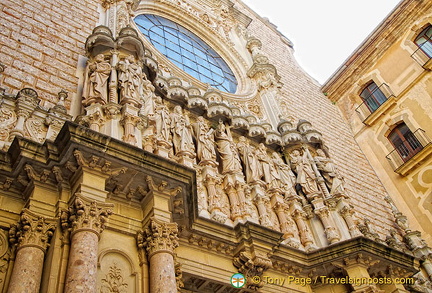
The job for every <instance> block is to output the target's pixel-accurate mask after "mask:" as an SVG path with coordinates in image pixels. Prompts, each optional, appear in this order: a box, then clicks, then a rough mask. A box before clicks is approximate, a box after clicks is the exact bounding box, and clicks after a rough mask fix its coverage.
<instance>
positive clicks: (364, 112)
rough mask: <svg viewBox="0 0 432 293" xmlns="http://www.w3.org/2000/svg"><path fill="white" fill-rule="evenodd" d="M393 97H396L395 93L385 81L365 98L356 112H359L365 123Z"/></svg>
mask: <svg viewBox="0 0 432 293" xmlns="http://www.w3.org/2000/svg"><path fill="white" fill-rule="evenodd" d="M391 97H394V95H393V92H392V91H391V90H390V87H389V86H388V85H387V84H385V83H383V84H381V85H380V86H379V87H377V88H376V89H375V90H374V91H373V92H372V93H371V94H370V95H369V96H367V97H366V98H365V99H364V100H363V103H361V104H360V106H358V107H357V108H356V112H357V113H358V114H359V116H360V119H362V122H363V123H365V120H366V119H367V118H368V117H369V116H370V115H371V114H372V113H374V112H375V111H377V110H378V109H379V108H380V107H381V105H383V104H384V103H385V102H386V101H387V100H388V99H390V98H391Z"/></svg>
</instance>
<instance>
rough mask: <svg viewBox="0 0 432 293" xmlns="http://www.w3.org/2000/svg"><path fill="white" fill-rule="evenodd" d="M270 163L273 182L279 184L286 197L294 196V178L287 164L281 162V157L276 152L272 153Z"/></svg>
mask: <svg viewBox="0 0 432 293" xmlns="http://www.w3.org/2000/svg"><path fill="white" fill-rule="evenodd" d="M271 162H272V173H271V174H272V178H274V179H273V180H276V181H278V182H280V185H281V187H282V188H283V189H284V190H285V191H286V192H287V194H288V195H296V191H295V188H294V185H295V182H296V177H295V175H294V173H293V171H292V170H291V168H290V167H289V166H288V164H286V163H285V162H284V161H283V160H282V157H281V156H280V155H279V154H278V153H276V152H273V154H272V157H271ZM274 185H276V184H274ZM278 187H279V186H278Z"/></svg>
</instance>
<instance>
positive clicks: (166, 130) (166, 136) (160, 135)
mask: <svg viewBox="0 0 432 293" xmlns="http://www.w3.org/2000/svg"><path fill="white" fill-rule="evenodd" d="M169 114H170V113H169V111H168V107H167V106H165V104H164V103H163V101H162V98H161V97H159V96H158V97H156V107H155V116H154V120H155V124H156V138H157V139H158V140H163V141H167V142H169V141H170V140H171V139H170V135H171V134H170V127H169V126H170V116H169Z"/></svg>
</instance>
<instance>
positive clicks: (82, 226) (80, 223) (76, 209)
mask: <svg viewBox="0 0 432 293" xmlns="http://www.w3.org/2000/svg"><path fill="white" fill-rule="evenodd" d="M113 207H114V204H110V203H103V202H97V201H95V200H92V199H89V198H86V197H85V196H83V195H81V194H75V197H74V198H73V199H72V203H71V205H70V206H69V210H68V211H65V212H66V213H67V216H65V215H64V214H63V215H62V217H61V219H62V223H61V224H62V227H63V228H69V229H70V231H71V236H72V235H73V234H75V233H76V232H78V231H90V232H93V233H95V234H96V235H98V237H99V235H100V233H102V231H103V230H104V229H105V224H106V222H107V220H108V216H110V215H111V214H112V208H113Z"/></svg>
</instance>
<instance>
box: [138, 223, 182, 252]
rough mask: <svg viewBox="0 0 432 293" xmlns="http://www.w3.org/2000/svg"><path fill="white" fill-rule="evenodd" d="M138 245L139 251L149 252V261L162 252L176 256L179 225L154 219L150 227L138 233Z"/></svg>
mask: <svg viewBox="0 0 432 293" xmlns="http://www.w3.org/2000/svg"><path fill="white" fill-rule="evenodd" d="M137 244H138V248H139V249H144V250H145V251H146V252H147V258H148V259H150V258H151V257H152V256H153V255H154V254H156V253H161V252H165V253H170V254H172V255H174V249H175V248H177V247H178V245H179V243H178V228H177V224H176V223H166V222H161V221H159V220H157V219H154V218H152V219H151V221H150V224H149V225H148V227H147V228H146V229H145V230H144V231H140V232H138V234H137Z"/></svg>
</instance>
